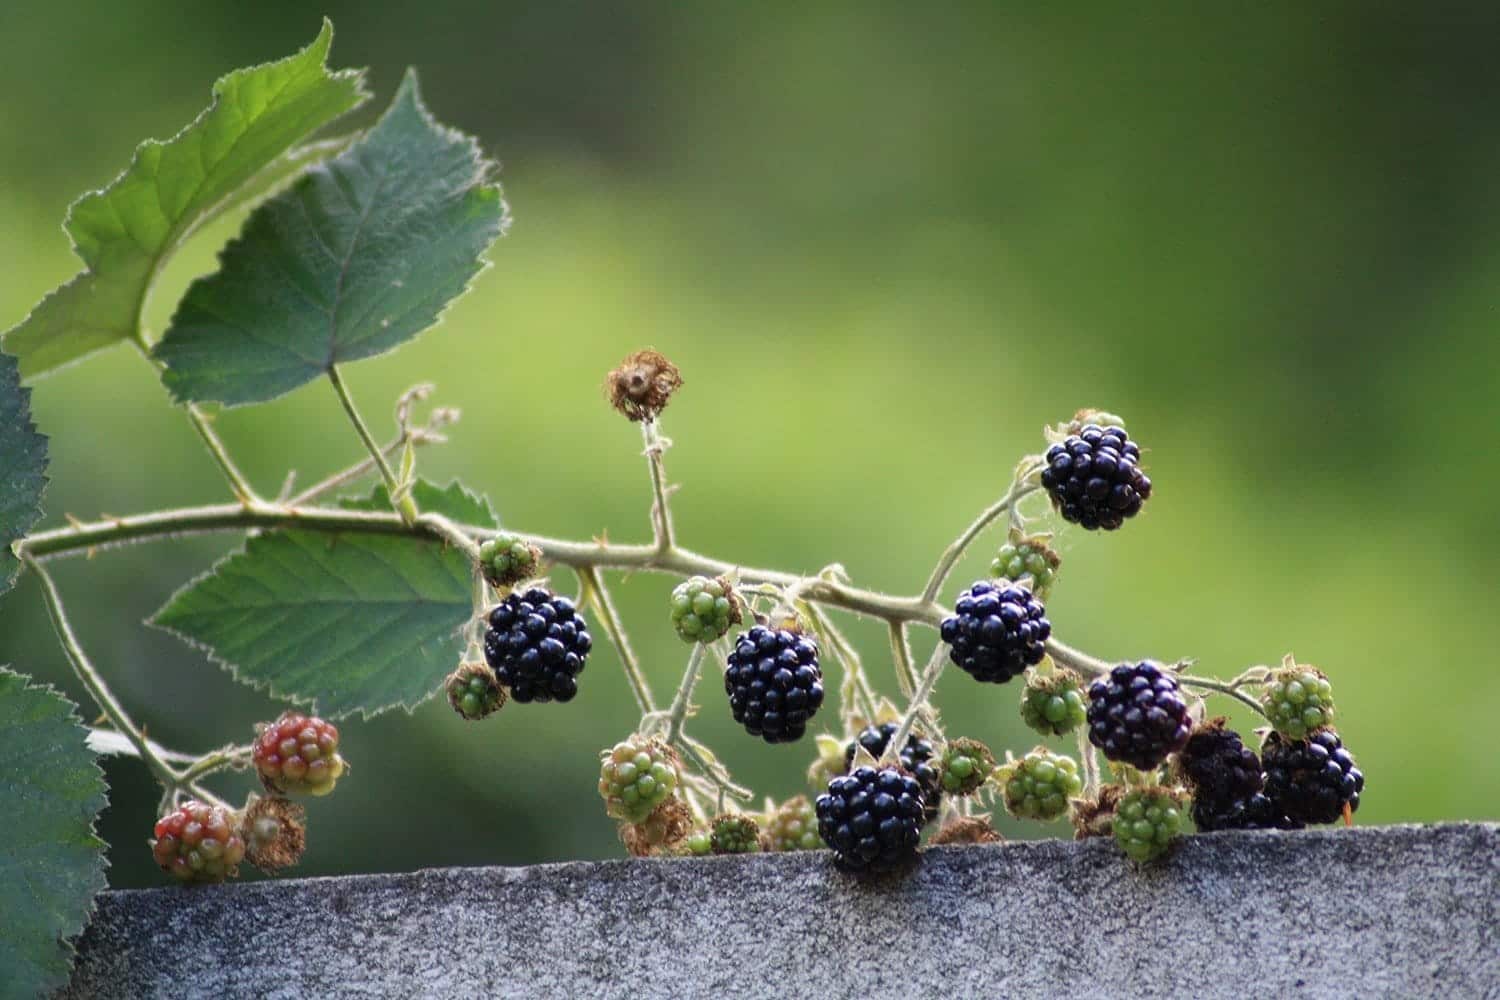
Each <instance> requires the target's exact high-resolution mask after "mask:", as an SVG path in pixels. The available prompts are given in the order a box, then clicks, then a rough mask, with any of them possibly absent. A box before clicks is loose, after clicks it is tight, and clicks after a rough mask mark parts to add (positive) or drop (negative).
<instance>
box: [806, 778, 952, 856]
mask: <svg viewBox="0 0 1500 1000" xmlns="http://www.w3.org/2000/svg"><path fill="white" fill-rule="evenodd" d="M815 808H816V809H817V813H818V836H820V837H822V838H823V843H825V844H827V845H828V846H829V847H831V848H833V851H834V856H835V858H836V859H837V860H838V863H839V864H840V865H842V866H843V867H845V868H849V869H852V870H855V871H865V870H868V871H885V870H888V869H891V868H896V867H898V866H900V865H902V864H904V863H905V862H907V861H909V860H911V859H912V858H913V857H915V856H916V853H917V843H918V841H919V840H920V839H921V837H922V815H923V812H924V810H925V803H924V802H923V794H922V786H921V785H920V784H918V783H917V779H916V778H914V777H912V776H911V775H909V774H907V773H905V772H903V771H900V770H898V769H897V768H894V767H859V768H855V769H854V772H853V773H852V774H847V775H842V776H840V777H837V778H834V779H833V780H832V781H830V782H829V783H828V791H827V792H825V793H823V794H822V795H820V796H818V801H817V804H816V806H815Z"/></svg>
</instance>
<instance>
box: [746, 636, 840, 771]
mask: <svg viewBox="0 0 1500 1000" xmlns="http://www.w3.org/2000/svg"><path fill="white" fill-rule="evenodd" d="M724 691H725V692H726V693H727V694H728V695H729V708H730V710H731V711H733V712H734V721H735V722H738V723H740V724H741V725H743V726H744V727H745V731H746V732H748V733H749V734H750V735H751V736H759V737H760V738H761V739H763V740H765V741H766V742H767V743H790V742H791V741H793V740H796V739H799V738H801V736H802V734H803V733H804V732H806V731H807V723H808V720H809V719H811V718H812V717H813V715H814V714H815V713H816V712H817V711H818V706H820V705H822V704H823V672H822V671H821V670H819V669H818V647H817V645H816V644H815V643H814V642H813V641H812V639H811V638H810V637H808V636H805V635H801V634H799V633H796V632H791V631H788V630H787V629H772V628H766V627H765V626H764V625H757V626H755V627H754V628H752V629H751V630H750V631H748V632H745V633H742V634H741V635H740V637H739V640H738V641H737V642H736V643H735V645H734V651H733V652H732V653H730V654H729V660H728V664H727V669H726V670H725V672H724Z"/></svg>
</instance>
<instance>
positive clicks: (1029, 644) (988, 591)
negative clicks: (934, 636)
mask: <svg viewBox="0 0 1500 1000" xmlns="http://www.w3.org/2000/svg"><path fill="white" fill-rule="evenodd" d="M953 612H954V613H953V614H952V615H951V616H949V617H948V618H944V619H943V623H942V626H941V630H940V631H941V633H942V637H943V641H944V642H946V643H948V645H949V646H950V647H951V648H950V649H949V650H948V656H949V658H950V659H952V660H953V662H954V663H956V664H958V665H959V666H960V667H962V668H963V669H964V671H965V672H966V673H968V674H969V675H970V676H971V677H973V678H974V679H975V680H980V681H989V682H991V683H994V684H1003V683H1005V682H1006V681H1008V680H1010V679H1011V678H1012V677H1015V676H1017V675H1018V674H1021V673H1024V672H1025V670H1026V668H1027V667H1029V666H1033V665H1034V664H1037V663H1040V662H1042V657H1043V656H1045V655H1046V649H1044V648H1043V645H1042V644H1043V643H1045V642H1046V641H1047V638H1048V637H1049V636H1050V635H1052V625H1051V623H1050V622H1048V621H1047V611H1046V609H1045V608H1043V607H1042V602H1041V601H1039V600H1037V599H1036V597H1035V595H1033V594H1032V593H1031V591H1030V590H1027V589H1026V588H1025V587H1022V586H1019V585H1015V586H1013V585H1010V584H1006V583H1003V582H999V581H991V580H980V581H979V582H978V583H976V584H974V586H972V587H970V588H969V589H968V590H966V591H964V592H963V593H962V594H960V595H959V597H958V600H957V601H956V602H955V603H954V605H953Z"/></svg>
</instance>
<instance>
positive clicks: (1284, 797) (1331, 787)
mask: <svg viewBox="0 0 1500 1000" xmlns="http://www.w3.org/2000/svg"><path fill="white" fill-rule="evenodd" d="M1261 760H1262V762H1263V763H1264V765H1265V769H1266V795H1267V796H1268V797H1269V798H1270V800H1271V801H1272V802H1274V803H1275V804H1276V806H1277V807H1278V808H1279V809H1280V810H1281V811H1282V812H1283V813H1284V814H1285V815H1286V816H1288V817H1290V818H1291V819H1293V820H1296V821H1297V822H1299V823H1332V822H1334V821H1335V820H1337V819H1338V818H1339V817H1340V816H1342V815H1343V814H1344V807H1345V806H1348V808H1349V811H1350V812H1351V813H1352V812H1354V811H1356V810H1357V809H1359V796H1360V793H1361V792H1363V791H1364V788H1365V776H1364V775H1363V774H1362V773H1361V772H1360V770H1359V768H1358V767H1357V766H1356V765H1355V763H1354V757H1353V756H1352V755H1351V754H1350V753H1349V751H1348V750H1345V749H1344V744H1343V742H1342V741H1341V740H1340V739H1339V735H1338V733H1336V732H1334V731H1333V730H1332V729H1320V730H1318V731H1317V732H1315V733H1313V734H1312V735H1311V736H1309V737H1308V738H1307V739H1305V740H1289V739H1287V738H1286V737H1284V736H1282V735H1281V734H1280V733H1277V732H1272V733H1270V734H1268V735H1267V736H1266V741H1265V743H1263V744H1262V745H1261Z"/></svg>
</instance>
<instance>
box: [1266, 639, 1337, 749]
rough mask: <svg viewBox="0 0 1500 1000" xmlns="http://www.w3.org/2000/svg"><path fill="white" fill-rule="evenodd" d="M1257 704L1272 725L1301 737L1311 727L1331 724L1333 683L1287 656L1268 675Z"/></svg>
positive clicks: (1306, 733) (1295, 736)
mask: <svg viewBox="0 0 1500 1000" xmlns="http://www.w3.org/2000/svg"><path fill="white" fill-rule="evenodd" d="M1261 704H1262V705H1264V706H1265V710H1266V718H1267V719H1269V720H1270V721H1271V725H1272V727H1273V728H1275V730H1276V731H1277V732H1278V733H1281V734H1282V735H1283V736H1286V737H1288V738H1290V739H1294V740H1305V739H1307V736H1308V734H1309V733H1311V732H1312V731H1313V730H1315V729H1322V728H1323V727H1324V726H1331V725H1333V686H1332V685H1331V684H1329V683H1328V678H1327V677H1324V676H1323V674H1322V673H1321V672H1319V671H1318V670H1315V669H1314V668H1312V667H1308V666H1301V665H1298V664H1297V663H1296V662H1295V661H1292V660H1291V659H1290V657H1288V661H1287V664H1286V666H1285V667H1284V669H1282V670H1278V671H1277V672H1276V673H1275V674H1273V675H1271V680H1270V683H1269V684H1268V685H1267V687H1266V693H1265V695H1264V696H1263V697H1262V698H1261Z"/></svg>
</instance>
